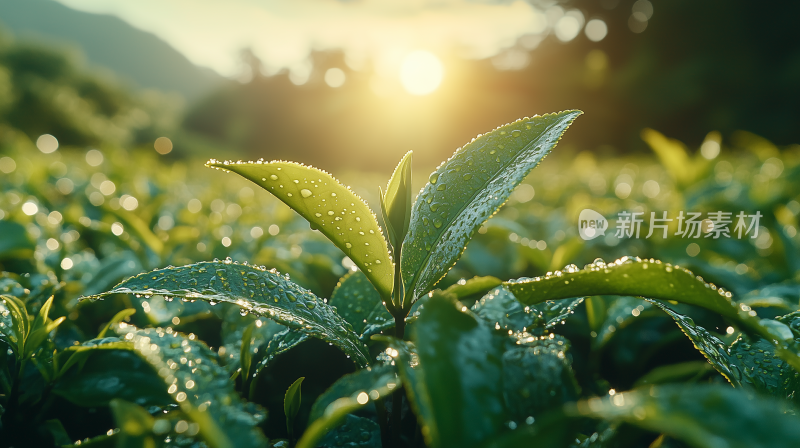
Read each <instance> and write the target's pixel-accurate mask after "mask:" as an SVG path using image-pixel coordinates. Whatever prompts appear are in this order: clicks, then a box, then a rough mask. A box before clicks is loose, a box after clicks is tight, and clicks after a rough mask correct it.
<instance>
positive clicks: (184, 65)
mask: <svg viewBox="0 0 800 448" xmlns="http://www.w3.org/2000/svg"><path fill="white" fill-rule="evenodd" d="M0 28H5V29H7V30H10V31H11V32H12V33H13V34H14V35H15V37H16V38H18V39H20V40H27V39H32V40H38V41H57V42H58V43H60V44H64V45H68V46H75V47H78V48H80V50H81V51H82V52H83V53H84V54H85V55H86V59H87V60H88V62H89V64H91V65H94V66H101V67H105V68H108V69H110V70H112V71H113V72H115V73H116V74H117V76H118V77H119V78H120V79H122V80H124V81H126V82H129V83H131V84H133V85H135V86H138V87H145V88H155V89H159V90H163V91H172V92H178V93H181V94H182V95H183V96H185V97H186V98H187V99H189V100H193V99H197V98H198V97H200V96H203V95H204V94H206V93H208V92H210V91H212V90H214V89H215V87H218V86H219V85H220V84H221V83H222V81H223V79H224V78H222V77H221V76H220V75H218V74H216V73H215V72H214V71H212V70H211V69H207V68H202V67H198V66H196V65H194V64H192V63H191V62H190V61H189V60H188V59H186V57H185V56H183V55H182V54H181V53H179V52H178V51H177V50H175V49H174V48H172V47H171V46H170V45H169V44H167V43H166V42H164V41H163V40H161V39H159V38H158V37H156V36H155V35H153V34H151V33H148V32H145V31H141V30H139V29H136V28H134V27H132V26H131V25H129V24H128V23H126V22H124V21H122V20H120V19H118V18H116V17H113V16H109V15H100V14H90V13H85V12H81V11H76V10H73V9H70V8H68V7H66V6H64V5H62V4H60V3H56V2H54V1H52V0H0Z"/></svg>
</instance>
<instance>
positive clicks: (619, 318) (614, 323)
mask: <svg viewBox="0 0 800 448" xmlns="http://www.w3.org/2000/svg"><path fill="white" fill-rule="evenodd" d="M600 300H602V299H600ZM649 313H659V311H658V310H657V309H654V308H653V305H651V304H650V302H646V301H643V300H641V299H637V298H635V297H627V296H623V297H619V298H617V299H616V300H614V302H613V303H612V304H611V306H609V307H608V309H607V310H606V313H605V319H604V320H603V322H602V324H601V325H600V326H599V328H598V330H597V337H596V338H593V340H592V345H593V346H594V347H595V348H600V347H603V346H604V345H605V344H606V343H608V341H610V340H611V338H612V337H613V336H614V333H615V332H616V331H617V330H621V329H623V328H625V327H627V326H628V325H630V324H631V323H633V322H634V321H636V319H638V318H639V317H640V316H641V317H645V316H646V315H647V314H649ZM643 315H644V316H643Z"/></svg>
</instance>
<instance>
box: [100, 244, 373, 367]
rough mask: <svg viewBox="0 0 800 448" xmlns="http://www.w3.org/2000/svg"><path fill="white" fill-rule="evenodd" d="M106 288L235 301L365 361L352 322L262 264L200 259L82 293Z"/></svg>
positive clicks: (248, 310) (245, 309)
mask: <svg viewBox="0 0 800 448" xmlns="http://www.w3.org/2000/svg"><path fill="white" fill-rule="evenodd" d="M110 294H137V295H144V296H150V295H156V294H159V295H163V296H165V297H169V298H179V299H185V300H205V301H207V302H209V303H212V304H216V303H221V302H227V303H233V304H236V305H238V306H239V307H241V311H242V313H253V314H257V315H260V316H264V317H267V318H269V319H272V320H274V321H276V322H278V323H280V324H282V325H286V326H287V327H289V328H292V329H293V330H296V331H299V332H302V333H305V334H307V335H309V336H312V337H316V338H319V339H322V340H323V341H325V342H329V343H332V344H334V345H336V346H337V347H339V348H340V349H341V350H342V351H344V352H345V354H346V355H347V356H349V357H351V358H352V359H353V361H354V362H355V363H356V364H358V365H359V366H360V367H364V366H366V365H367V363H368V357H367V355H366V347H365V346H364V344H363V343H362V342H361V341H360V340H359V339H358V335H357V334H356V333H355V332H354V331H353V330H352V327H351V326H350V324H348V323H347V321H345V320H344V319H342V318H341V316H339V315H338V314H337V313H336V312H335V311H334V310H333V308H332V307H331V306H330V305H328V304H327V303H325V301H323V300H322V299H319V298H317V297H316V296H315V295H314V294H312V293H311V292H310V291H308V290H306V289H305V288H302V287H300V286H298V285H297V284H295V283H293V282H291V281H289V280H288V278H287V277H284V276H282V275H280V274H278V272H277V271H275V270H271V271H268V270H266V269H264V268H261V267H257V266H252V265H248V264H239V263H236V262H233V261H231V260H230V259H228V260H225V261H213V262H201V263H196V264H192V265H187V266H182V267H168V268H164V269H156V270H154V271H151V272H146V273H142V274H139V275H137V276H135V277H131V278H129V279H127V280H125V281H123V282H122V283H120V284H119V285H117V286H116V287H114V289H112V290H111V291H107V292H104V293H102V294H97V295H94V296H89V297H86V298H87V299H98V298H102V297H105V296H107V295H110Z"/></svg>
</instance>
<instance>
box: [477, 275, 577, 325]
mask: <svg viewBox="0 0 800 448" xmlns="http://www.w3.org/2000/svg"><path fill="white" fill-rule="evenodd" d="M582 302H583V298H578V299H561V300H548V301H546V302H544V303H540V304H538V305H532V306H525V305H522V304H521V303H520V302H519V301H518V300H517V298H516V297H514V294H512V293H511V291H509V290H508V289H507V288H505V287H500V288H495V289H494V290H492V291H491V292H489V293H488V294H486V295H485V296H483V297H482V298H481V299H480V300H478V301H477V302H475V304H474V305H473V306H472V311H473V312H474V313H475V314H476V315H478V316H479V317H481V318H483V319H485V320H486V321H487V322H489V323H490V324H492V325H494V326H495V328H496V329H498V330H499V329H504V330H513V331H527V332H530V333H535V334H542V333H543V332H544V331H545V330H548V329H551V328H553V327H554V326H556V325H558V324H559V323H561V322H562V321H563V320H564V319H566V318H567V317H568V316H569V315H570V314H572V313H573V312H574V310H575V307H577V306H578V305H580V304H581V303H582Z"/></svg>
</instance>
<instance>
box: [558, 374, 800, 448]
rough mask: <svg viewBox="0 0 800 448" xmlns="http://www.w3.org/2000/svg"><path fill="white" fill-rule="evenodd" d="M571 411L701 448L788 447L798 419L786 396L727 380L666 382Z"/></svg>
mask: <svg viewBox="0 0 800 448" xmlns="http://www.w3.org/2000/svg"><path fill="white" fill-rule="evenodd" d="M565 410H566V412H567V413H568V414H569V415H572V416H575V417H590V418H594V419H601V420H606V421H611V422H616V423H622V422H624V423H628V424H630V425H634V426H639V427H641V428H644V429H647V430H649V431H653V432H656V433H663V434H667V435H670V436H672V437H674V438H676V439H679V440H682V441H684V442H686V443H688V444H689V445H691V446H694V447H697V448H707V447H725V448H783V447H786V448H789V447H794V446H796V445H797V441H798V440H800V418H799V417H797V416H795V415H792V414H789V413H787V411H788V410H789V408H788V405H787V403H786V402H784V401H779V400H776V399H771V398H768V397H763V396H760V395H748V394H746V393H743V392H742V391H737V390H735V389H731V388H730V387H728V386H726V385H688V384H680V385H665V386H651V387H645V388H641V389H636V390H633V391H630V392H624V393H617V394H615V395H613V396H608V397H606V398H590V399H589V400H584V401H580V402H578V403H577V404H572V405H567V406H566V408H565Z"/></svg>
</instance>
